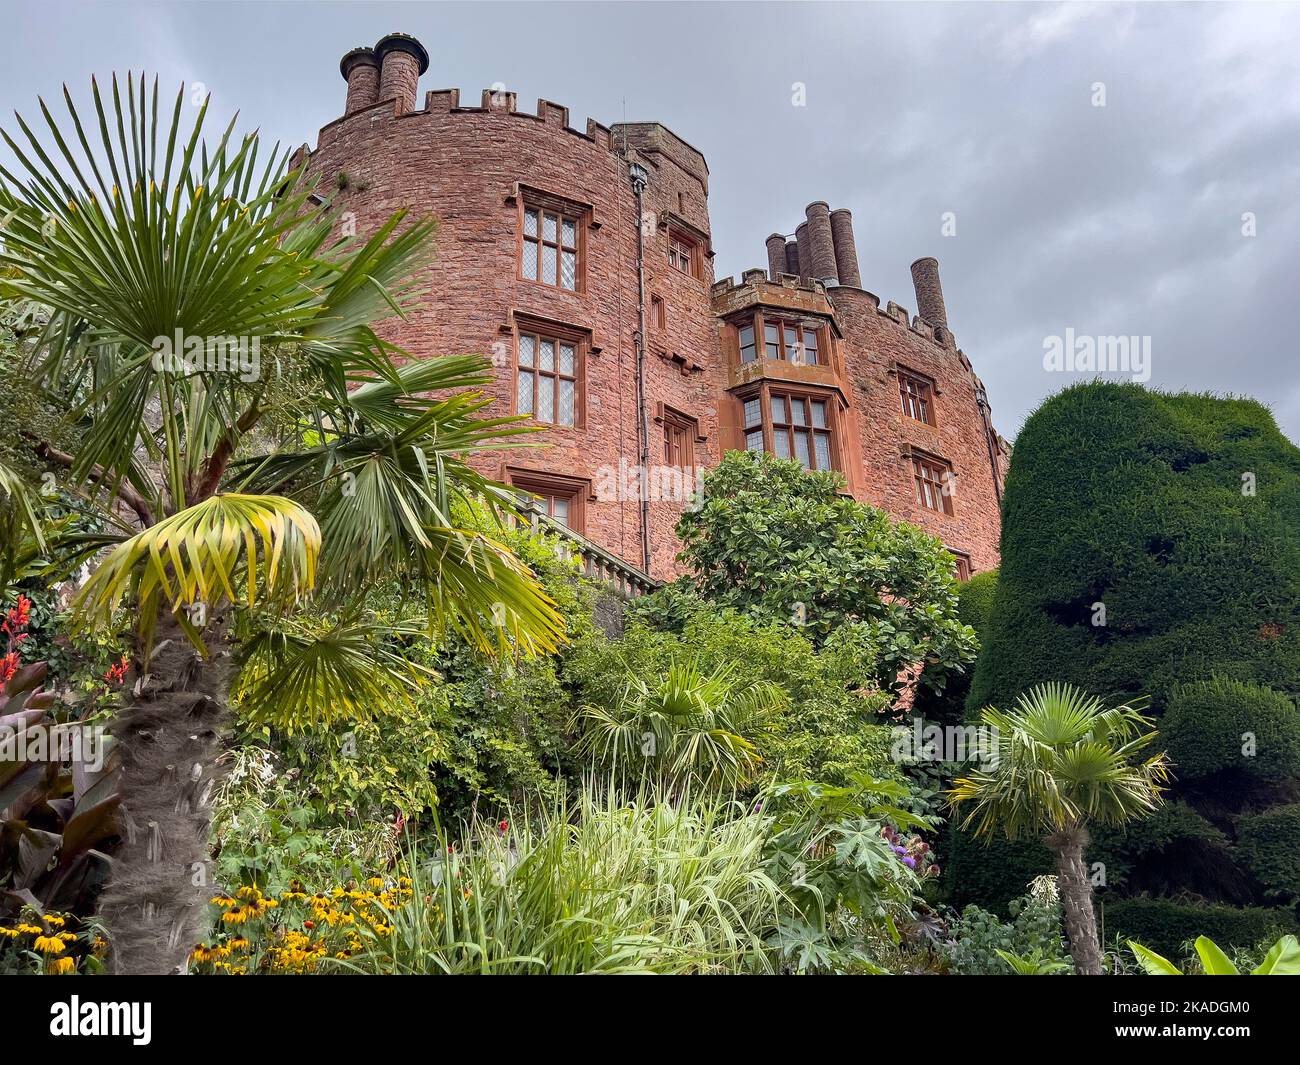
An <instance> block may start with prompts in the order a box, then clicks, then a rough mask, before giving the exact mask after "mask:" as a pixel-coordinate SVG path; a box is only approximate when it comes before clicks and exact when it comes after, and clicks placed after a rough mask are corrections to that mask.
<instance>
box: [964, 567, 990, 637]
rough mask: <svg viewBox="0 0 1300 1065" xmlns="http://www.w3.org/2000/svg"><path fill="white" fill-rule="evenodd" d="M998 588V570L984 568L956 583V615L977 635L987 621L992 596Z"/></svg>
mask: <svg viewBox="0 0 1300 1065" xmlns="http://www.w3.org/2000/svg"><path fill="white" fill-rule="evenodd" d="M997 590H998V571H997V570H995V569H986V570H985V571H984V572H983V573H976V574H975V575H974V576H973V577H971V578H970V580H968V581H962V582H961V583H960V584H958V585H957V616H958V617H959V618H961V621H962V624H964V625H969V626H970V627H971V628H972V629H974V630H975V635H976V636H979V635H980V633H982V632H983V631H984V626H986V625H987V624H988V622H989V613H990V612H991V611H992V609H993V597H994V595H995V594H996V593H997Z"/></svg>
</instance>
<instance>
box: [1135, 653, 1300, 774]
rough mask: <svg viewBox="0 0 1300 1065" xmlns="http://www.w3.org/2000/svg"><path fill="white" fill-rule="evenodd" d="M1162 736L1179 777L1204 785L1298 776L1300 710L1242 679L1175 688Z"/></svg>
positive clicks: (1221, 680)
mask: <svg viewBox="0 0 1300 1065" xmlns="http://www.w3.org/2000/svg"><path fill="white" fill-rule="evenodd" d="M1160 734H1161V736H1162V737H1163V740H1164V744H1165V746H1166V747H1167V748H1168V750H1169V756H1170V757H1171V758H1172V759H1173V760H1174V763H1175V764H1176V765H1177V767H1178V770H1177V771H1178V775H1179V777H1180V778H1181V779H1183V780H1187V781H1198V782H1199V781H1205V780H1206V779H1207V778H1212V777H1215V776H1216V775H1217V774H1225V777H1224V778H1223V779H1222V780H1221V781H1220V783H1221V784H1222V785H1224V786H1231V785H1232V777H1233V776H1242V775H1244V776H1247V777H1250V778H1252V779H1253V780H1255V781H1259V782H1264V783H1266V782H1277V781H1283V780H1286V779H1288V778H1292V777H1296V776H1300V710H1297V709H1296V706H1295V704H1294V703H1293V702H1292V701H1291V700H1290V699H1288V698H1287V697H1286V696H1285V695H1283V694H1282V693H1281V692H1278V691H1274V690H1272V689H1271V688H1266V687H1264V686H1262V685H1259V684H1251V683H1249V682H1246V681H1240V680H1225V679H1222V678H1216V679H1214V680H1204V681H1195V682H1193V683H1191V684H1178V685H1175V686H1174V688H1173V690H1172V691H1171V692H1170V693H1169V701H1168V706H1167V709H1166V710H1165V713H1164V716H1163V717H1162V718H1161V723H1160Z"/></svg>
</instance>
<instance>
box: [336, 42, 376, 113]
mask: <svg viewBox="0 0 1300 1065" xmlns="http://www.w3.org/2000/svg"><path fill="white" fill-rule="evenodd" d="M339 73H340V74H342V75H343V77H344V79H345V80H346V81H347V83H348V102H347V105H346V106H345V107H344V109H343V113H344V114H345V115H350V114H352V112H353V111H360V110H361V109H362V108H363V107H369V106H370V105H371V104H373V103H376V102H378V100H379V60H378V59H376V58H375V50H374V49H373V48H353V49H352V51H350V52H348V53H347V55H345V56H344V57H343V58H342V59H341V60H339Z"/></svg>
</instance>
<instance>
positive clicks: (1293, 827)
mask: <svg viewBox="0 0 1300 1065" xmlns="http://www.w3.org/2000/svg"><path fill="white" fill-rule="evenodd" d="M1237 846H1238V847H1239V848H1240V849H1241V854H1242V858H1243V860H1244V861H1245V863H1246V866H1247V867H1248V868H1249V869H1250V871H1251V872H1252V873H1253V874H1254V875H1255V879H1257V880H1258V881H1259V882H1260V883H1261V884H1262V885H1263V886H1264V890H1265V892H1266V893H1267V894H1269V895H1272V896H1277V897H1278V898H1282V899H1288V900H1294V899H1296V898H1298V897H1300V803H1293V804H1291V805H1290V806H1276V807H1274V808H1273V809H1271V810H1265V811H1264V812H1263V813H1262V814H1256V815H1254V816H1253V817H1243V818H1241V820H1240V821H1238V822H1237Z"/></svg>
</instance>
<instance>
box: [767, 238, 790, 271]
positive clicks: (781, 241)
mask: <svg viewBox="0 0 1300 1065" xmlns="http://www.w3.org/2000/svg"><path fill="white" fill-rule="evenodd" d="M785 271H786V263H785V234H783V233H773V234H772V235H771V236H770V237H768V238H767V275H768V277H770V278H771V279H772V280H773V281H777V282H779V281H780V280H781V275H782V274H783V273H785Z"/></svg>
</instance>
